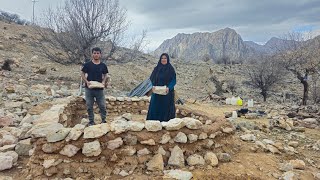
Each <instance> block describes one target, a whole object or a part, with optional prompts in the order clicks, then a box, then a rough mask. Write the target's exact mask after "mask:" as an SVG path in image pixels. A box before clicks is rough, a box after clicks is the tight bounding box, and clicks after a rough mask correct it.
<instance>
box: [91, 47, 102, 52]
mask: <svg viewBox="0 0 320 180" xmlns="http://www.w3.org/2000/svg"><path fill="white" fill-rule="evenodd" d="M93 51H99V52H100V54H101V49H100V48H99V47H94V48H92V50H91V53H93Z"/></svg>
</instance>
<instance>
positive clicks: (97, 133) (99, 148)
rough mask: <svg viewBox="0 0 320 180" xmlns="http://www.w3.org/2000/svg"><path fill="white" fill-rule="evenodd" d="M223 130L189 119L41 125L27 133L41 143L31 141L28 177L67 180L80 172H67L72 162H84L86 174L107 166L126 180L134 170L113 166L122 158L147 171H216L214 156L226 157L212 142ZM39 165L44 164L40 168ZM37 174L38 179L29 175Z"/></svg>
mask: <svg viewBox="0 0 320 180" xmlns="http://www.w3.org/2000/svg"><path fill="white" fill-rule="evenodd" d="M114 102H121V101H114ZM136 102H138V101H136ZM226 125H228V123H227V122H226V123H225V124H221V127H220V129H218V130H212V129H210V128H208V126H210V125H205V124H203V123H201V121H199V120H197V119H194V118H189V117H185V118H175V119H171V120H170V121H168V122H160V121H156V120H154V121H146V122H137V121H132V120H130V118H128V117H126V116H121V117H117V118H115V119H114V121H112V122H111V124H98V125H94V126H90V127H85V126H84V125H81V124H78V125H76V126H74V127H73V128H65V127H63V126H62V125H61V124H60V125H58V123H57V124H55V126H53V125H52V124H51V125H50V128H51V130H49V131H48V128H49V127H45V126H42V127H38V129H34V128H33V129H31V130H30V131H31V132H30V134H31V135H32V136H33V137H37V138H40V139H38V140H35V141H36V143H35V145H36V147H37V148H36V150H35V151H36V152H35V153H34V155H33V157H32V158H30V162H29V164H30V171H29V172H31V175H30V178H35V177H36V176H37V177H40V176H42V175H43V174H45V175H46V176H55V177H69V176H70V171H77V173H75V174H76V175H77V176H78V175H79V173H83V172H80V170H79V171H78V170H73V169H72V168H70V167H71V164H72V163H75V162H77V163H83V164H81V166H85V168H86V173H88V172H94V170H93V169H92V167H95V166H94V165H95V164H101V163H102V164H105V162H109V165H108V166H110V167H109V168H111V169H112V171H111V172H110V174H111V173H113V174H116V175H121V176H127V175H130V174H132V173H133V172H134V169H133V170H131V171H127V170H126V168H124V169H123V170H121V169H119V168H118V167H117V164H118V163H120V162H123V161H124V160H125V159H126V158H122V157H123V156H124V157H128V158H129V159H130V158H131V160H130V161H132V158H133V159H134V161H137V163H138V166H139V167H141V168H142V169H147V170H148V171H164V169H170V168H182V167H185V166H186V165H188V166H191V167H193V166H211V167H213V166H217V165H218V161H219V160H218V159H219V157H220V156H221V159H226V155H219V154H218V155H216V154H215V153H213V150H214V147H215V146H214V144H215V141H217V142H218V140H217V137H219V136H221V135H226V134H230V133H231V132H232V129H231V128H229V129H228V128H222V126H226ZM41 129H42V130H41ZM230 129H231V131H230ZM217 142H216V143H217ZM188 145H189V146H188ZM75 156H77V158H74V157H75ZM40 157H41V159H40ZM42 159H43V160H42ZM229 159H230V157H229ZM39 161H43V162H42V163H40V164H41V166H39ZM110 162H111V165H110ZM185 162H186V163H185ZM91 163H92V164H91ZM128 163H129V162H128ZM90 164H91V165H90ZM129 164H130V163H129ZM165 164H166V166H165ZM66 167H69V169H68V168H67V169H66ZM36 169H37V174H34V173H32V172H35V171H36ZM59 169H63V170H61V171H59ZM39 171H41V173H39ZM71 174H72V173H71Z"/></svg>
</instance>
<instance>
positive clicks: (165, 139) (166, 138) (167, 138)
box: [160, 132, 171, 144]
mask: <svg viewBox="0 0 320 180" xmlns="http://www.w3.org/2000/svg"><path fill="white" fill-rule="evenodd" d="M170 140H171V137H170V133H169V132H167V133H166V134H164V135H162V138H161V141H160V144H166V143H168V142H169V141H170Z"/></svg>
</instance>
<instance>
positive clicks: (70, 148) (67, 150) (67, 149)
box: [60, 144, 80, 157]
mask: <svg viewBox="0 0 320 180" xmlns="http://www.w3.org/2000/svg"><path fill="white" fill-rule="evenodd" d="M79 150H80V148H78V147H77V146H74V145H72V144H67V145H65V146H64V148H63V149H62V150H61V151H60V154H62V155H65V156H68V157H72V156H74V155H76V154H77V152H78V151H79Z"/></svg>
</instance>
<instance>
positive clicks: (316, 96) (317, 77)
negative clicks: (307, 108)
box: [311, 71, 320, 104]
mask: <svg viewBox="0 0 320 180" xmlns="http://www.w3.org/2000/svg"><path fill="white" fill-rule="evenodd" d="M319 81H320V71H319V72H318V73H317V74H314V75H313V76H312V80H311V96H312V100H313V103H315V104H316V103H319V102H320V83H319Z"/></svg>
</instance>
